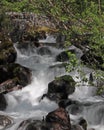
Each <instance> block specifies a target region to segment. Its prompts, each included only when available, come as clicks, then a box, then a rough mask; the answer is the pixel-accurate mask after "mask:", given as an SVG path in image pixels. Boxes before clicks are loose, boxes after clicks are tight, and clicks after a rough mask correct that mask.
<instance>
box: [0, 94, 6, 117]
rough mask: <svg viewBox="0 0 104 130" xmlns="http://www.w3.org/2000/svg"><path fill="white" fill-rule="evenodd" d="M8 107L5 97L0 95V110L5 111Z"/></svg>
mask: <svg viewBox="0 0 104 130" xmlns="http://www.w3.org/2000/svg"><path fill="white" fill-rule="evenodd" d="M6 107H7V102H6V99H5V97H4V95H3V94H1V93H0V110H5V108H6ZM0 118H1V117H0Z"/></svg>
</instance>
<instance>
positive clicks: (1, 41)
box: [0, 33, 13, 50]
mask: <svg viewBox="0 0 104 130" xmlns="http://www.w3.org/2000/svg"><path fill="white" fill-rule="evenodd" d="M11 46H13V43H12V41H11V40H10V39H9V37H8V36H5V34H3V33H0V50H3V49H8V48H9V47H11Z"/></svg>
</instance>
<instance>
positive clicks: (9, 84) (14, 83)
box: [0, 78, 23, 94]
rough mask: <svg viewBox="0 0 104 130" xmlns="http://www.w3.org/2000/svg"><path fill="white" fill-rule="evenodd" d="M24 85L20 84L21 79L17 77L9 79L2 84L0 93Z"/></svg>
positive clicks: (17, 88)
mask: <svg viewBox="0 0 104 130" xmlns="http://www.w3.org/2000/svg"><path fill="white" fill-rule="evenodd" d="M22 87H23V86H22V85H19V80H18V79H17V78H13V79H8V80H6V81H5V82H3V83H1V84H0V93H4V94H6V93H8V92H11V91H15V90H19V89H21V88H22Z"/></svg>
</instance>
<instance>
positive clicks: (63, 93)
mask: <svg viewBox="0 0 104 130" xmlns="http://www.w3.org/2000/svg"><path fill="white" fill-rule="evenodd" d="M75 84H76V82H75V81H74V79H73V78H72V77H71V76H70V75H64V76H61V77H57V78H56V79H55V80H53V81H52V82H50V83H49V84H48V92H47V95H49V97H50V95H51V97H52V98H53V96H54V95H57V96H55V97H58V98H59V99H67V98H68V95H69V94H72V93H73V92H74V91H75ZM56 100H57V99H56Z"/></svg>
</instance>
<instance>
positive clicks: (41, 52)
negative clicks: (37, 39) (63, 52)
mask: <svg viewBox="0 0 104 130" xmlns="http://www.w3.org/2000/svg"><path fill="white" fill-rule="evenodd" d="M37 53H38V54H39V55H51V54H52V53H51V50H50V49H49V47H45V46H44V47H40V48H39V49H38V50H37Z"/></svg>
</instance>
